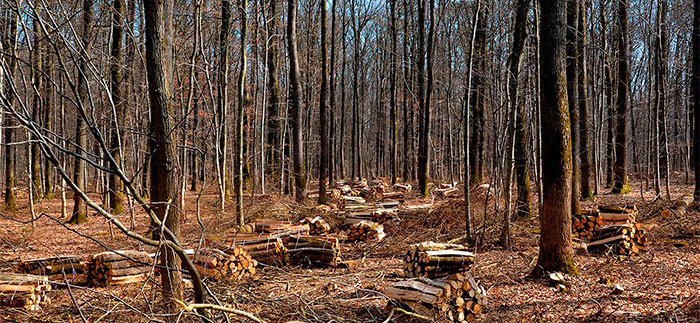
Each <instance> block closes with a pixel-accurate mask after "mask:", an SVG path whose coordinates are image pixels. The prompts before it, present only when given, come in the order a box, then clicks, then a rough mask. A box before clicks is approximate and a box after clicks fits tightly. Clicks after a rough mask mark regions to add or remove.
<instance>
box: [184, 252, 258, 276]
mask: <svg viewBox="0 0 700 323" xmlns="http://www.w3.org/2000/svg"><path fill="white" fill-rule="evenodd" d="M257 264H258V263H257V262H256V261H255V259H253V257H251V256H250V255H249V254H248V253H247V252H246V251H245V250H244V249H243V248H242V247H240V246H234V247H232V248H229V249H227V250H226V252H224V251H221V250H218V249H202V250H200V251H199V253H198V254H197V255H195V257H194V265H195V267H196V268H197V271H198V272H199V274H200V275H202V276H205V277H209V278H211V279H214V280H226V281H236V280H239V279H241V278H243V277H247V276H253V275H255V266H257Z"/></svg>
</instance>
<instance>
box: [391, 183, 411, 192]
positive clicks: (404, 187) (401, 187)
mask: <svg viewBox="0 0 700 323" xmlns="http://www.w3.org/2000/svg"><path fill="white" fill-rule="evenodd" d="M394 190H395V191H399V192H402V193H409V192H411V184H399V183H396V184H394Z"/></svg>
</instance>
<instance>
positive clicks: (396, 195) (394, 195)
mask: <svg viewBox="0 0 700 323" xmlns="http://www.w3.org/2000/svg"><path fill="white" fill-rule="evenodd" d="M404 196H405V193H404V192H401V191H394V192H384V194H382V200H384V201H402V200H403V199H404Z"/></svg>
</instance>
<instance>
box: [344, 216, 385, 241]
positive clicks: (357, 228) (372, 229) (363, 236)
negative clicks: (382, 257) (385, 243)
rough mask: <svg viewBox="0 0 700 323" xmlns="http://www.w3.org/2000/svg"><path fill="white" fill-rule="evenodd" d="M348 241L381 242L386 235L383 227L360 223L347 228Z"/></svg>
mask: <svg viewBox="0 0 700 323" xmlns="http://www.w3.org/2000/svg"><path fill="white" fill-rule="evenodd" d="M347 236H348V240H350V241H376V242H379V241H382V239H384V237H385V236H386V234H385V233H384V226H383V225H381V224H379V223H376V222H371V221H360V222H357V223H355V224H353V225H351V226H350V228H348V231H347Z"/></svg>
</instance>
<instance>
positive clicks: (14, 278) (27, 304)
mask: <svg viewBox="0 0 700 323" xmlns="http://www.w3.org/2000/svg"><path fill="white" fill-rule="evenodd" d="M49 290H51V285H50V284H49V278H48V277H46V276H37V275H26V274H13V273H0V307H13V308H21V309H23V310H26V311H31V312H36V311H38V310H39V309H41V304H42V303H48V302H49V298H48V297H47V296H46V291H49Z"/></svg>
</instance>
